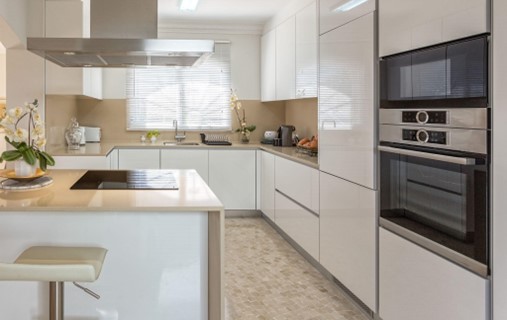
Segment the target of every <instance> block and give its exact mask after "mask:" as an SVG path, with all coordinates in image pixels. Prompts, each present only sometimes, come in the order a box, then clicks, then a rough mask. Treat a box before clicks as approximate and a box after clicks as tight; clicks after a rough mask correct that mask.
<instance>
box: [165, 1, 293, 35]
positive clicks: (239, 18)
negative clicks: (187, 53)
mask: <svg viewBox="0 0 507 320" xmlns="http://www.w3.org/2000/svg"><path fill="white" fill-rule="evenodd" d="M289 2H290V0H200V1H199V5H198V7H197V10H196V11H195V12H182V11H179V9H178V4H179V0H158V19H159V26H162V27H164V26H165V27H175V26H178V25H184V26H185V27H189V26H191V25H195V26H207V27H209V26H219V27H224V26H230V27H231V28H232V27H233V26H239V27H254V28H261V27H262V26H263V25H264V24H265V23H266V22H267V21H268V20H269V18H271V17H272V16H274V15H275V13H276V12H278V11H279V10H280V9H282V8H283V7H284V6H286V5H287V4H288V3H289Z"/></svg>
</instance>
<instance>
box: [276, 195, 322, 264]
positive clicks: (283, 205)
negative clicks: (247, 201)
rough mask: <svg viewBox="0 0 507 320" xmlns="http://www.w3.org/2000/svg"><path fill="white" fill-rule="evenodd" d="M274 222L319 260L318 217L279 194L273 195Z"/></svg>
mask: <svg viewBox="0 0 507 320" xmlns="http://www.w3.org/2000/svg"><path fill="white" fill-rule="evenodd" d="M275 222H276V224H277V225H278V226H279V227H280V228H281V229H282V230H283V231H284V232H285V233H287V234H288V235H289V236H290V237H291V238H292V239H293V240H294V241H295V242H297V244H299V245H300V246H301V247H302V248H303V249H304V250H305V251H306V252H308V253H309V254H310V255H311V256H312V257H313V258H315V259H316V260H317V261H318V260H319V217H318V216H316V215H315V214H313V213H311V212H309V211H307V210H306V209H305V208H303V207H301V206H299V205H298V204H297V203H295V202H294V201H292V200H291V199H289V198H287V197H286V196H284V195H283V194H281V193H280V192H276V193H275Z"/></svg>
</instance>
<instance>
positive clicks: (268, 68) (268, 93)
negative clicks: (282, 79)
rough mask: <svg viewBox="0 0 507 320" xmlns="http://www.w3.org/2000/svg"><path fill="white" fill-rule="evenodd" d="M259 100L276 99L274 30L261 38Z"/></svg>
mask: <svg viewBox="0 0 507 320" xmlns="http://www.w3.org/2000/svg"><path fill="white" fill-rule="evenodd" d="M261 100H262V101H274V100H276V30H271V31H270V32H268V33H266V34H264V35H263V36H262V38H261Z"/></svg>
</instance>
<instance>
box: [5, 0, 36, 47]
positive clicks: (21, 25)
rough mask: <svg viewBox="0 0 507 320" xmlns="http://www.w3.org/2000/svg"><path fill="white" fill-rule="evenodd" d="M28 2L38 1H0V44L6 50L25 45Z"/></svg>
mask: <svg viewBox="0 0 507 320" xmlns="http://www.w3.org/2000/svg"><path fill="white" fill-rule="evenodd" d="M29 1H40V0H15V1H13V0H0V42H2V43H3V45H4V46H5V47H6V48H13V47H19V46H24V45H25V38H26V21H27V19H26V10H27V7H28V6H27V4H28V3H29Z"/></svg>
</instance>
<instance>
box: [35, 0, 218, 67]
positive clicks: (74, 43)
mask: <svg viewBox="0 0 507 320" xmlns="http://www.w3.org/2000/svg"><path fill="white" fill-rule="evenodd" d="M89 9H90V16H91V23H90V26H91V30H90V38H50V37H45V38H28V39H27V49H28V50H29V51H31V52H33V53H35V54H37V55H39V56H41V57H43V58H45V59H46V60H49V61H52V62H54V63H56V64H57V65H60V66H62V67H99V68H128V67H145V66H193V65H196V64H199V63H201V62H203V61H204V60H205V59H206V58H207V57H209V56H210V55H211V54H213V52H214V45H215V44H214V41H213V40H181V39H157V20H158V17H157V0H108V1H103V0H91V2H90V8H89Z"/></svg>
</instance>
